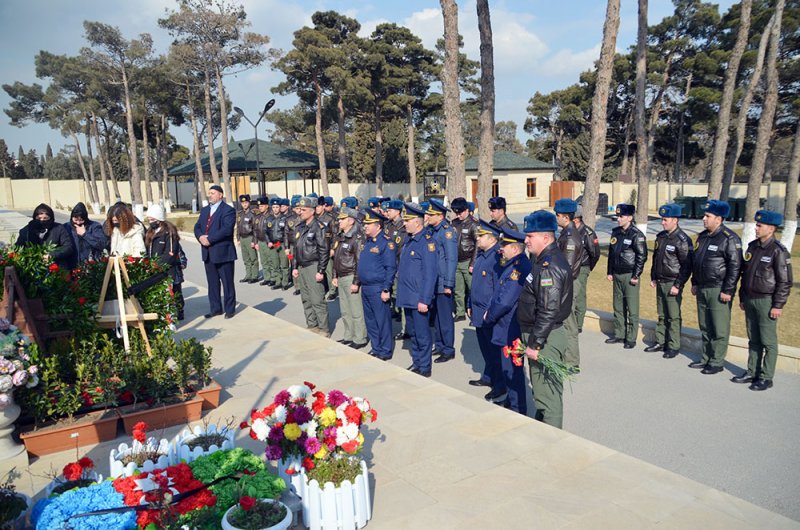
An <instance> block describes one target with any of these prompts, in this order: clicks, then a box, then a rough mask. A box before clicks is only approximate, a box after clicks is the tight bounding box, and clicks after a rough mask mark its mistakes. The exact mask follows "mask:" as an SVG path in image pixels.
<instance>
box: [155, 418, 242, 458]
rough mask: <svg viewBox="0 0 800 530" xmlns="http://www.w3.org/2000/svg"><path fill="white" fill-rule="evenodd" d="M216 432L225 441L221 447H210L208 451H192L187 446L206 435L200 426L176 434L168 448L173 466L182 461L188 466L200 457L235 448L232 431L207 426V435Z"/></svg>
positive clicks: (200, 449) (196, 449) (195, 449)
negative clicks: (221, 435)
mask: <svg viewBox="0 0 800 530" xmlns="http://www.w3.org/2000/svg"><path fill="white" fill-rule="evenodd" d="M217 432H219V433H220V434H223V435H224V437H225V441H224V442H222V447H218V446H216V445H212V446H211V447H209V448H208V451H205V450H203V448H202V447H195V448H194V450H192V449H189V446H188V445H187V444H188V443H189V442H190V441H191V440H193V439H194V438H197V437H198V436H201V435H204V434H206V431H204V430H203V427H202V426H201V425H195V426H194V429H190V428H188V427H187V428H185V429H183V430H182V431H181V432H180V434H178V435H177V436H176V437H175V438H174V439H173V440H172V444H171V446H170V449H171V452H170V459H171V460H172V462H173V463H174V464H179V463H180V462H182V461H183V462H186V463H187V464H188V463H189V462H194V461H195V460H197V459H198V458H200V457H201V456H207V455H210V454H211V453H215V452H217V451H225V450H228V449H233V448H234V447H236V442H235V441H234V432H233V429H221V430H219V431H218V430H217V426H216V425H209V426H208V433H209V434H214V433H217Z"/></svg>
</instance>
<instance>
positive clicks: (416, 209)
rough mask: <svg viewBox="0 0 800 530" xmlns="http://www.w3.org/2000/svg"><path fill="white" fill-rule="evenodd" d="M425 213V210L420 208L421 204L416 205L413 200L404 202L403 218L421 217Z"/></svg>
mask: <svg viewBox="0 0 800 530" xmlns="http://www.w3.org/2000/svg"><path fill="white" fill-rule="evenodd" d="M424 215H425V210H423V209H422V205H421V204H420V205H416V204H414V203H413V202H407V203H406V204H405V211H404V212H403V219H405V220H409V219H414V218H415V217H423V216H424Z"/></svg>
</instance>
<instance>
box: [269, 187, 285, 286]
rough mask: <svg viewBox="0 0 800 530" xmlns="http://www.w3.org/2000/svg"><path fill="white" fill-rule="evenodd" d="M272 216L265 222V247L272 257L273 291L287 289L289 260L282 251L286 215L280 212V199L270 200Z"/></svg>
mask: <svg viewBox="0 0 800 530" xmlns="http://www.w3.org/2000/svg"><path fill="white" fill-rule="evenodd" d="M270 202H272V216H271V218H270V220H269V221H268V222H267V239H268V243H267V246H268V247H269V251H270V255H271V256H272V270H273V275H272V278H271V281H272V288H273V289H288V288H289V260H288V259H287V257H286V253H285V252H284V251H283V242H284V240H285V239H286V229H287V227H286V217H287V216H286V215H285V214H284V213H282V212H281V209H282V206H281V203H282V202H283V200H282V199H280V198H275V199H271V200H270Z"/></svg>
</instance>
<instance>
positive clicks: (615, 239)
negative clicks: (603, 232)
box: [609, 237, 617, 245]
mask: <svg viewBox="0 0 800 530" xmlns="http://www.w3.org/2000/svg"><path fill="white" fill-rule="evenodd" d="M616 242H617V238H616V237H612V238H611V241H609V243H610V244H612V245H613V244H615V243H616Z"/></svg>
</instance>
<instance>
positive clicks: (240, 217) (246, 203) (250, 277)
mask: <svg viewBox="0 0 800 530" xmlns="http://www.w3.org/2000/svg"><path fill="white" fill-rule="evenodd" d="M239 204H240V205H241V207H242V208H241V209H240V210H239V211H238V212H236V241H237V242H238V243H239V246H240V248H241V249H242V261H244V271H245V274H244V278H242V279H241V280H239V282H240V283H256V282H258V251H256V249H255V239H254V237H253V224H254V222H255V218H256V214H255V213H254V212H253V210H251V209H250V195H248V194H243V195H239Z"/></svg>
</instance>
